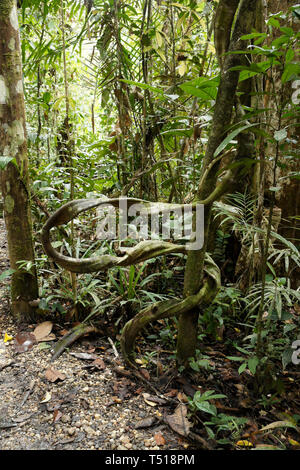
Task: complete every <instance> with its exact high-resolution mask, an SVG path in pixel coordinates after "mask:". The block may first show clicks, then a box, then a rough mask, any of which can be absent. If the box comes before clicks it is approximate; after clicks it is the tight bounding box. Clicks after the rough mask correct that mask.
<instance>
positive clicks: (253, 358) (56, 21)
mask: <svg viewBox="0 0 300 470" xmlns="http://www.w3.org/2000/svg"><path fill="white" fill-rule="evenodd" d="M0 32H1V37H0V181H1V189H0V191H1V192H0V201H1V199H2V203H1V206H0V208H1V213H2V214H1V216H2V217H3V220H4V222H5V227H6V234H7V243H8V258H9V262H10V266H9V267H8V268H7V269H5V270H3V271H2V272H1V273H0V282H1V283H2V285H3V286H5V288H6V290H7V295H8V296H9V299H10V301H9V309H8V310H6V311H1V315H2V316H5V315H9V316H12V317H13V318H14V321H15V322H16V324H18V322H23V324H24V322H25V324H32V323H38V324H39V323H42V322H45V321H51V322H53V323H55V324H57V325H60V327H63V328H65V329H66V330H67V333H66V334H65V336H63V337H62V339H60V340H59V341H57V342H55V344H54V348H53V352H52V354H53V358H54V359H55V358H58V357H59V356H60V355H62V354H63V353H64V354H65V351H66V350H71V348H72V347H73V345H75V344H76V343H77V342H80V340H81V339H82V337H87V335H95V336H96V337H97V336H98V337H99V336H100V337H104V338H107V337H109V339H110V341H112V342H113V344H114V347H115V348H117V350H118V351H119V352H120V355H121V356H122V360H123V361H124V367H125V369H128V370H129V371H131V373H132V374H133V376H134V377H135V378H136V380H138V381H139V380H140V381H141V383H142V384H143V386H144V387H146V388H147V386H148V387H150V389H151V390H152V391H153V390H156V391H157V392H158V391H159V393H160V394H163V393H165V392H166V393H167V392H168V389H167V388H164V387H167V385H170V384H172V380H174V378H175V377H177V378H178V377H181V379H182V380H183V381H184V380H185V381H186V380H189V384H192V386H190V387H189V392H190V393H187V392H186V395H185V400H186V401H185V403H186V407H187V410H188V412H187V413H188V415H187V416H188V419H189V423H190V425H191V426H193V433H192V434H191V435H193V436H194V443H195V445H196V446H199V447H200V448H203V447H208V448H228V447H229V448H232V447H236V446H237V447H243V446H246V447H251V448H253V447H255V446H257V447H259V446H260V447H261V448H263V447H264V446H265V447H267V448H268V447H269V448H274V449H289V448H297V447H298V448H300V447H299V446H300V437H299V428H300V398H299V374H300V371H299V363H300V330H299V326H300V305H299V300H300V282H299V281H300V253H299V250H300V244H299V210H298V209H299V201H300V189H299V178H300V172H299V111H300V107H299V103H300V65H299V37H300V5H299V4H298V3H297V2H294V1H290V0H281V1H279V0H269V1H265V0H219V1H217V0H205V1H200V0H177V1H176V2H173V1H172V0H84V1H82V0H81V1H69V0H49V1H45V0H43V1H37V0H23V1H20V2H15V1H14V0H0ZM124 201H126V204H127V210H128V214H130V210H132V208H133V209H134V207H136V206H135V205H136V204H138V205H139V207H140V206H143V207H146V208H148V209H149V210H150V212H151V211H152V212H151V213H152V214H153V213H156V214H160V216H159V217H158V219H157V220H158V221H159V223H160V224H162V226H164V223H165V222H166V219H164V215H163V214H164V213H167V214H169V215H170V220H169V221H168V223H169V226H168V227H167V229H166V231H165V232H164V233H165V234H166V233H167V235H168V236H165V237H161V236H160V234H158V233H157V231H156V232H155V230H154V231H153V226H150V219H151V217H150V216H149V214H148V215H146V218H145V216H144V218H143V217H142V215H141V214H139V215H140V219H139V221H141V220H142V222H140V223H141V226H140V233H139V235H140V236H139V239H138V240H136V239H134V237H133V236H130V233H133V232H130V233H129V235H128V233H127V232H126V233H125V235H124V236H122V233H121V232H122V215H124V214H123V213H122V211H121V206H122V204H123V202H124ZM201 208H202V209H203V212H201V210H200V209H201ZM184 210H186V212H188V210H190V212H189V215H190V219H189V227H190V233H193V234H194V240H195V239H196V241H197V240H199V239H200V238H201V243H200V244H198V245H197V246H196V248H194V249H189V244H188V241H187V240H186V239H185V238H184V237H183V236H182V237H180V236H179V237H176V236H175V235H176V233H175V232H176V223H177V225H178V224H180V223H181V222H182V220H183V216H182V217H181V218H180V216H178V214H181V211H184ZM172 211H173V212H172ZM199 214H200V215H201V217H202V216H203V217H202V219H201V220H202V225H201V227H200V225H199V224H198V222H199V221H198V219H197V215H199ZM148 216H149V217H150V218H149V217H148ZM199 217H200V216H199ZM148 219H149V226H148V225H147V223H146V222H148ZM152 219H153V218H152ZM152 219H151V220H152ZM128 220H129V222H128V224H129V227H132V224H133V219H128ZM101 221H102V222H101ZM113 222H116V227H111V226H110V228H112V229H113V236H110V237H107V238H105V237H101V236H99V224H100V225H101V223H102V226H103V227H104V225H105V224H106V225H107V224H108V225H109V224H110V223H112V224H113ZM184 222H185V221H184ZM130 224H131V225H130ZM142 224H144V225H145V224H146V225H147V230H146V231H145V230H144V231H143V227H142ZM149 227H150V228H149ZM106 228H107V227H106ZM115 228H116V229H115ZM144 228H145V227H144ZM148 229H149V230H148ZM151 229H152V232H151ZM153 232H155V233H153ZM200 232H201V233H200ZM52 346H53V343H52V344H51V347H52ZM199 387H200V388H199ZM173 389H174V387H173ZM242 395H243V399H242V398H241V396H242ZM249 410H251V412H250V411H249ZM270 410H272V413H273V415H272V416H271V417H270V416H269V417H268V419H266V421H261V420H263V419H264V417H265V416H267V414H268V412H269V411H270ZM249 413H250V414H251V413H252V414H251V417H252V418H253V420H254V421H253V422H255V425H254V424H253V422H252V425H251V426H252V427H251V429H250V430H249V429H248V431H247V423H248V421H247V420H248V419H249V416H250V414H249ZM274 423H275V424H274ZM268 425H269V428H266V426H268ZM263 426H265V428H266V429H267V435H265V434H264V432H263V431H262V429H263ZM248 428H249V426H248ZM245 429H246V431H245ZM243 432H244V434H243ZM182 435H184V433H183V434H182ZM195 436H198V438H197V437H195ZM245 436H246V437H245ZM262 436H264V439H262ZM298 441H299V442H298ZM207 442H208V444H204V443H207ZM236 442H238V445H237V444H236Z"/></svg>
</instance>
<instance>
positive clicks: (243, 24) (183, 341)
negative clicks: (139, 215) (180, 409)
mask: <svg viewBox="0 0 300 470" xmlns="http://www.w3.org/2000/svg"><path fill="white" fill-rule="evenodd" d="M257 2H258V0H242V1H241V4H240V8H239V12H238V15H237V19H236V22H235V25H234V29H233V33H232V37H231V30H232V24H233V21H234V16H235V11H236V10H237V8H238V3H239V2H237V1H235V2H230V1H229V0H221V1H220V3H219V6H218V9H219V10H223V9H225V10H226V11H227V10H228V6H229V5H230V4H234V7H233V10H234V11H230V14H228V20H227V21H226V30H224V23H223V19H224V14H223V13H222V11H221V13H220V11H219V12H218V13H217V15H216V25H215V28H216V29H215V35H216V30H217V29H218V27H220V28H221V27H222V28H223V30H222V34H220V35H219V36H218V41H221V42H222V44H221V45H220V47H217V48H216V49H217V50H218V55H219V56H220V57H221V54H224V52H226V51H227V48H228V51H232V52H234V51H237V50H245V49H246V47H247V44H246V41H242V40H241V39H240V38H241V36H243V35H245V34H248V33H250V32H251V28H252V27H253V25H254V21H255V13H256V8H257ZM218 21H219V23H218ZM242 61H243V55H242V54H230V55H226V56H225V57H224V58H223V63H222V69H221V80H220V85H219V89H218V95H217V98H216V104H215V110H214V116H213V120H212V126H211V131H210V136H209V139H208V143H207V148H206V153H205V158H204V162H203V173H202V175H203V174H204V173H205V171H206V170H207V169H208V168H210V169H209V171H208V174H207V176H206V178H205V180H204V183H203V184H202V185H201V187H200V188H199V190H198V194H197V200H198V201H199V200H200V201H201V200H205V199H206V198H208V197H209V195H210V194H211V193H212V192H213V190H214V189H215V187H216V184H217V172H218V168H219V165H220V160H217V161H216V163H215V164H213V161H214V153H215V151H216V149H217V147H218V146H219V145H220V143H221V142H222V140H223V139H224V137H225V135H224V132H225V129H226V126H228V124H229V123H230V122H231V119H232V110H233V106H234V103H235V94H236V89H237V85H238V78H239V72H236V71H232V70H231V68H232V67H235V66H237V65H241V63H242ZM211 209H212V203H210V202H209V203H208V204H206V206H205V218H204V224H205V227H204V246H203V248H202V249H201V250H199V251H190V252H189V253H188V257H187V264H186V270H185V279H184V296H189V295H192V294H195V293H196V292H198V291H199V288H200V286H201V283H202V278H203V262H204V257H205V253H206V249H207V243H208V239H209V234H210V219H211ZM199 307H200V308H201V306H199ZM203 307H204V306H202V308H203ZM198 316H199V308H197V309H194V310H192V311H190V312H187V313H184V314H182V315H181V316H180V317H179V322H178V342H177V359H178V362H179V363H181V364H187V360H188V358H189V357H191V356H194V355H195V350H196V344H197V324H198Z"/></svg>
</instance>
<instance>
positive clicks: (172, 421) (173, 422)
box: [165, 404, 192, 436]
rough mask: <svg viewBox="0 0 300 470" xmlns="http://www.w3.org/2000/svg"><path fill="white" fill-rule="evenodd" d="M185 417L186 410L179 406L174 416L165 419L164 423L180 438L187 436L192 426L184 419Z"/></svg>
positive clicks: (184, 407) (183, 406)
mask: <svg viewBox="0 0 300 470" xmlns="http://www.w3.org/2000/svg"><path fill="white" fill-rule="evenodd" d="M186 415H187V408H186V406H185V405H182V404H181V405H179V406H177V408H176V410H175V412H174V414H172V415H167V416H166V417H165V421H166V423H167V424H168V425H169V426H170V428H171V429H173V431H175V432H177V433H178V434H180V435H181V436H188V434H189V431H190V428H191V427H192V424H191V423H190V422H189V420H188V419H187V418H186Z"/></svg>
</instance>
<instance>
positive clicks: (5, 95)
mask: <svg viewBox="0 0 300 470" xmlns="http://www.w3.org/2000/svg"><path fill="white" fill-rule="evenodd" d="M0 31H1V38H0V158H2V159H3V161H4V162H5V161H6V162H7V161H8V160H9V159H13V160H12V161H10V162H9V163H8V164H7V165H6V166H5V168H4V169H3V170H2V171H1V170H0V178H1V189H2V195H3V201H4V218H5V224H6V228H7V234H8V250H9V258H10V265H11V268H12V269H14V270H15V272H14V273H13V275H12V280H11V300H12V313H13V314H15V315H17V316H18V317H19V318H20V317H24V316H31V314H33V307H31V306H30V301H31V300H34V299H36V298H37V297H38V283H37V275H36V268H35V258H34V249H33V240H32V224H31V214H30V195H29V184H28V155H27V140H26V127H25V105H24V91H23V79H22V63H21V50H20V34H19V25H18V13H17V3H16V1H15V0H0ZM19 261H26V262H27V263H29V265H28V267H30V269H24V268H20V267H19V266H18V262H19Z"/></svg>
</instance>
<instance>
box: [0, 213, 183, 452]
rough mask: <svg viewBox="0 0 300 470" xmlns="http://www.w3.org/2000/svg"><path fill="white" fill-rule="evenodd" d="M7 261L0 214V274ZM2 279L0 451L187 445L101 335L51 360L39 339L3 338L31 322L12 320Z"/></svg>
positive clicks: (25, 329) (162, 407)
mask: <svg viewBox="0 0 300 470" xmlns="http://www.w3.org/2000/svg"><path fill="white" fill-rule="evenodd" d="M7 258H8V256H7V246H6V235H5V228H4V222H3V219H1V218H0V273H1V272H3V271H4V270H6V269H8V268H9V263H8V259H7ZM6 284H7V281H6V283H5V282H2V283H0V400H1V403H0V450H50V449H52V450H60V449H63V450H75V449H76V450H90V449H103V450H113V449H116V450H130V449H134V450H166V449H176V450H180V449H186V448H188V447H189V443H188V441H186V440H185V439H184V438H183V437H180V436H179V435H177V434H175V433H173V432H172V431H171V430H170V428H169V427H168V426H167V425H165V424H163V423H162V420H161V418H162V416H163V414H164V413H165V410H166V405H169V402H168V401H167V399H166V400H165V401H163V400H161V403H162V404H160V403H159V401H160V400H159V399H157V397H153V399H154V400H156V402H154V401H151V396H150V394H149V391H148V390H147V387H145V386H143V385H142V384H141V383H138V382H137V381H136V380H135V378H134V377H133V376H131V375H130V373H129V374H127V375H125V376H123V375H120V374H123V373H124V374H126V371H125V372H123V371H124V369H122V361H121V359H119V358H118V357H115V354H116V353H115V351H114V349H113V348H112V346H111V344H110V343H109V342H108V341H107V340H103V339H101V340H99V338H84V339H83V340H81V341H80V342H78V344H77V343H76V344H75V345H73V346H72V348H71V349H70V351H69V352H65V353H63V354H62V355H61V356H60V357H59V358H58V359H57V360H56V361H55V362H53V363H51V352H50V349H48V348H47V349H43V346H44V345H45V344H47V343H46V342H45V341H43V342H40V343H37V344H35V345H34V346H33V347H32V348H31V349H29V350H27V351H24V352H22V353H21V352H19V353H18V352H17V351H16V348H15V347H14V341H13V340H10V341H9V340H8V341H6V342H5V341H4V339H5V334H7V335H8V337H11V338H15V337H16V336H17V334H18V333H19V334H20V333H21V332H27V333H28V332H32V331H34V328H35V327H36V325H28V324H27V325H26V324H24V325H22V324H19V325H16V324H15V322H14V321H13V320H12V318H11V317H10V315H9V302H8V289H7V285H6ZM54 326H55V325H54ZM54 330H55V328H54ZM57 331H59V327H57ZM48 344H51V343H50V342H49V343H48ZM78 353H79V354H78ZM82 353H83V354H82ZM72 354H75V355H76V354H78V356H77V357H76V356H75V355H72ZM108 361H109V362H108ZM112 364H113V366H112ZM118 366H119V370H118ZM116 370H117V372H116ZM147 393H148V394H147ZM150 393H151V392H150ZM147 401H148V404H147ZM178 403H179V402H178ZM167 408H169V407H167ZM169 414H171V412H169Z"/></svg>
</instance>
